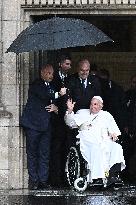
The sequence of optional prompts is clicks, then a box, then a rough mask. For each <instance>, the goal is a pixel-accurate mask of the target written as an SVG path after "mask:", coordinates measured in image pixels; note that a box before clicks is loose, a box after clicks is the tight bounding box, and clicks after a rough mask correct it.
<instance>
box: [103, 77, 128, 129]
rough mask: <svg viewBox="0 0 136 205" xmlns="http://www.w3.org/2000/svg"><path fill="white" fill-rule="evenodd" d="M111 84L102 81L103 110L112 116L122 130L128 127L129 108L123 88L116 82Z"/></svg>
mask: <svg viewBox="0 0 136 205" xmlns="http://www.w3.org/2000/svg"><path fill="white" fill-rule="evenodd" d="M110 82H111V86H110V85H109V82H108V81H106V80H103V79H101V87H102V98H103V101H104V107H103V110H106V111H108V112H110V113H111V114H112V116H113V117H114V119H115V121H116V123H117V125H118V126H119V128H120V130H121V131H123V128H124V127H126V126H127V107H126V99H125V92H124V90H123V88H122V87H121V86H119V85H118V84H116V83H115V82H114V81H112V80H111V81H110Z"/></svg>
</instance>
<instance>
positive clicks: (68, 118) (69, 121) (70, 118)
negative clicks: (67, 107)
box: [64, 112, 78, 128]
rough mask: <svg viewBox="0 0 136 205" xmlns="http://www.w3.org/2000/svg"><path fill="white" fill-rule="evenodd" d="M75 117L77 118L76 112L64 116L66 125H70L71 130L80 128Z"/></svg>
mask: <svg viewBox="0 0 136 205" xmlns="http://www.w3.org/2000/svg"><path fill="white" fill-rule="evenodd" d="M74 117H75V114H74V112H72V113H70V114H69V113H68V112H66V114H65V116H64V120H65V123H66V125H68V126H69V127H71V128H78V126H77V124H76V122H75V119H74Z"/></svg>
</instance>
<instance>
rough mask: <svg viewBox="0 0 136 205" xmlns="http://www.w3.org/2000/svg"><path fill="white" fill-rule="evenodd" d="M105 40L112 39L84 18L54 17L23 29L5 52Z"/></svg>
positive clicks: (64, 46) (95, 42) (87, 43)
mask: <svg viewBox="0 0 136 205" xmlns="http://www.w3.org/2000/svg"><path fill="white" fill-rule="evenodd" d="M107 41H112V39H111V38H109V37H108V36H107V35H106V34H104V33H103V32H102V31H101V30H99V29H98V28H97V27H95V26H94V25H92V24H90V23H88V22H86V21H84V20H81V19H74V18H59V17H54V18H51V19H47V20H43V21H40V22H38V23H36V24H33V25H31V26H29V27H28V28H26V29H25V30H23V31H22V32H21V33H20V34H19V35H18V37H17V38H16V39H15V40H14V41H13V43H12V44H11V45H10V47H9V48H8V49H7V51H6V52H15V53H17V54H18V53H21V52H29V51H36V50H57V49H61V48H68V47H77V46H85V45H97V44H99V43H102V42H107Z"/></svg>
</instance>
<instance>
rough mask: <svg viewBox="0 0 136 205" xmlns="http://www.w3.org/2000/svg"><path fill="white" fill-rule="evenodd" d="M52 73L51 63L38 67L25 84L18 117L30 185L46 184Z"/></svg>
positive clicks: (44, 186)
mask: <svg viewBox="0 0 136 205" xmlns="http://www.w3.org/2000/svg"><path fill="white" fill-rule="evenodd" d="M53 73H54V70H53V67H52V66H51V65H49V64H47V65H45V66H44V67H43V68H42V69H41V76H40V78H39V79H37V80H36V81H34V82H33V83H32V85H31V86H30V88H29V92H28V100H27V103H26V106H25V108H24V111H23V115H22V117H21V120H20V124H21V126H23V128H24V131H25V135H26V152H27V167H28V174H29V184H28V185H29V188H30V189H37V188H46V187H47V181H48V175H49V155H50V140H51V123H50V118H51V113H52V112H57V107H56V106H55V105H54V104H52V103H51V102H52V100H53V99H54V98H55V94H56V93H55V92H54V90H53V88H52V87H51V85H50V82H51V81H52V80H53ZM60 94H61V92H60Z"/></svg>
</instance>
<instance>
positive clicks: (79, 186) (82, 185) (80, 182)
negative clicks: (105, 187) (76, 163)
mask: <svg viewBox="0 0 136 205" xmlns="http://www.w3.org/2000/svg"><path fill="white" fill-rule="evenodd" d="M74 188H75V189H76V191H79V192H83V191H85V190H86V188H87V181H86V180H85V179H83V178H82V177H79V178H78V179H76V180H75V182H74Z"/></svg>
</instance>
